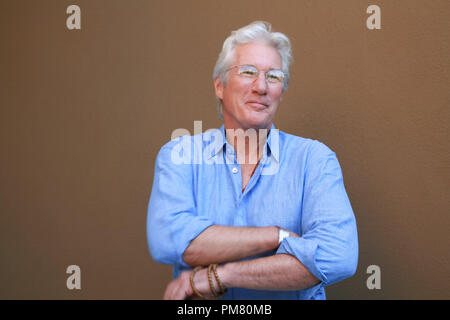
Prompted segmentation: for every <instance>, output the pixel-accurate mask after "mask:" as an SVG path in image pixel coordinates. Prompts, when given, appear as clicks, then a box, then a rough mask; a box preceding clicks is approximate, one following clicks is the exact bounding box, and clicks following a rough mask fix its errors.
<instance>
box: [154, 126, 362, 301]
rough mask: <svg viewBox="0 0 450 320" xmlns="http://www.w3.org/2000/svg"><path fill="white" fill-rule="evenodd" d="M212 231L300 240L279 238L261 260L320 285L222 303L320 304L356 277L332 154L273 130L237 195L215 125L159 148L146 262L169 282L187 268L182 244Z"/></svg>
mask: <svg viewBox="0 0 450 320" xmlns="http://www.w3.org/2000/svg"><path fill="white" fill-rule="evenodd" d="M212 225H225V226H246V227H263V226H280V227H282V228H285V229H288V230H291V231H293V232H295V233H296V234H298V235H299V236H300V238H294V237H288V238H285V239H284V240H283V241H282V243H281V244H280V246H279V248H278V250H276V252H268V253H266V254H264V255H261V256H267V255H272V254H280V253H284V254H290V255H292V256H294V257H296V258H297V259H298V260H299V261H300V262H301V263H302V264H303V265H304V266H305V267H306V268H307V269H308V270H309V271H310V272H311V273H312V274H313V275H314V276H315V277H316V278H318V279H319V280H320V281H321V282H320V284H318V285H316V286H314V287H311V288H309V289H305V290H298V291H265V290H250V289H244V288H230V289H229V290H228V292H227V294H226V296H225V297H224V298H225V299H325V290H324V287H325V286H326V285H330V284H333V283H335V282H337V281H340V280H343V279H345V278H347V277H350V276H352V275H353V274H354V273H355V271H356V266H357V261H358V238H357V230H356V221H355V216H354V214H353V210H352V207H351V204H350V201H349V199H348V196H347V193H346V191H345V187H344V182H343V177H342V171H341V168H340V165H339V162H338V160H337V158H336V155H335V153H334V152H333V151H332V150H330V149H329V148H328V147H327V146H325V145H324V144H323V143H321V142H319V141H317V140H311V139H305V138H301V137H298V136H294V135H290V134H287V133H284V132H282V131H280V130H277V129H275V127H274V126H272V128H271V130H270V131H269V135H268V138H267V142H266V144H265V148H264V152H263V156H262V158H261V160H260V161H259V163H258V166H257V167H256V170H255V171H254V174H253V175H252V177H251V179H250V181H249V183H248V185H247V187H246V188H245V190H244V192H242V176H241V168H240V166H239V164H238V162H237V158H236V154H235V150H234V148H233V146H232V145H230V144H229V143H228V142H227V140H226V139H225V131H224V127H223V125H222V127H221V128H220V129H214V130H209V131H207V132H204V133H201V134H197V135H194V136H184V137H179V138H177V139H174V140H171V141H170V142H168V143H167V144H165V145H164V146H163V147H162V148H161V150H160V152H159V154H158V156H157V159H156V165H155V175H154V180H153V188H152V193H151V196H150V202H149V206H148V217H147V238H148V245H149V249H150V252H151V254H152V256H153V258H154V259H155V260H156V261H158V262H161V263H166V264H171V265H173V266H174V278H175V277H177V276H178V275H179V274H180V273H181V272H182V271H183V270H187V269H189V268H190V266H189V265H187V264H186V263H185V262H184V261H183V258H182V255H183V253H184V251H185V250H186V248H187V247H188V246H189V244H190V242H191V241H192V240H193V239H195V238H196V237H197V236H198V235H199V234H200V233H201V232H202V231H204V230H205V229H206V228H208V227H210V226H212ZM253 258H254V257H253Z"/></svg>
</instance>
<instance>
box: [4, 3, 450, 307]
mask: <svg viewBox="0 0 450 320" xmlns="http://www.w3.org/2000/svg"><path fill="white" fill-rule="evenodd" d="M70 4H77V5H79V6H80V7H81V17H82V22H81V23H82V24H81V25H82V29H81V30H73V31H69V30H68V29H67V28H66V23H65V22H66V18H67V16H68V15H67V14H66V8H67V6H68V5H70ZM370 4H377V5H379V6H380V7H381V19H382V20H381V23H382V29H381V30H368V29H367V28H366V19H367V17H368V16H369V15H368V14H367V13H366V8H367V7H368V6H369V5H370ZM449 14H450V2H449V1H448V0H443V1H438V0H434V1H425V0H421V1H418V0H399V1H387V0H386V1H381V0H374V1H361V0H353V1H312V0H311V1H297V0H295V1H294V0H292V1H287V0H286V1H276V2H274V1H234V0H233V1H230V0H228V1H207V0H204V1H173V0H172V1H162V0H161V1H146V0H141V1H138V0H134V1H125V0H123V1H112V0H96V1H87V0H72V1H61V0H53V1H50V0H46V1H31V0H30V1H17V0H5V1H1V2H0V35H1V37H0V39H1V51H0V106H1V109H0V136H1V157H0V161H1V162H0V256H1V258H0V298H2V299H11V298H16V299H23V298H27V299H49V298H52V299H53V298H56V299H78V298H88V299H91V298H95V299H104V298H113V299H115V298H120V299H131V298H136V299H159V298H161V297H162V294H163V291H164V288H165V284H166V283H167V282H168V281H169V280H170V278H171V268H170V267H169V266H163V265H159V264H157V263H155V262H153V261H152V260H151V258H150V256H149V253H148V250H147V244H146V235H145V222H146V208H147V202H148V198H149V195H150V192H151V185H152V179H153V169H154V161H155V156H156V154H157V152H158V150H159V148H160V147H161V146H162V145H163V144H164V143H165V142H166V141H168V140H169V139H170V134H171V132H172V131H173V130H174V129H176V128H187V129H189V130H191V131H193V121H194V120H202V121H203V129H209V128H213V127H218V126H219V125H220V122H219V120H218V119H217V117H216V111H215V100H214V93H213V87H212V80H211V74H212V69H213V66H214V63H215V60H216V58H217V55H218V53H219V50H220V47H221V45H222V43H223V40H224V39H225V38H226V37H227V36H228V34H229V33H230V31H231V30H234V29H237V28H239V27H241V26H243V25H245V24H247V23H249V22H251V21H254V20H266V21H269V22H271V23H272V24H273V27H274V28H275V29H276V30H279V31H282V32H284V33H286V34H287V35H288V36H290V38H291V40H292V43H293V52H294V58H295V62H294V64H293V66H292V71H291V75H292V81H291V85H290V88H289V90H288V92H287V93H286V96H285V99H284V101H283V104H282V105H281V108H280V109H279V112H278V115H277V118H276V122H275V124H276V125H277V127H278V128H280V129H281V130H283V131H287V132H289V133H293V134H296V135H300V136H303V137H308V138H314V139H318V140H320V141H322V142H324V143H325V144H327V145H328V146H330V147H331V148H332V149H333V150H335V151H336V153H337V155H338V158H339V160H340V163H341V166H342V169H343V172H344V179H345V185H346V187H347V191H348V194H349V197H350V200H351V202H352V205H353V208H354V211H355V215H356V218H357V223H358V231H359V243H360V258H359V266H358V271H357V274H356V275H355V276H354V277H353V278H351V279H348V280H346V281H344V282H341V283H339V284H336V285H333V286H331V287H329V288H328V290H327V293H328V297H329V298H330V299H361V298H362V299H417V298H423V299H431V298H437V299H448V298H450V283H449V282H450V280H449V274H450V250H448V246H449V244H450V239H449V235H448V231H449V230H450V218H449V208H450V202H449V197H448V192H449V189H450V184H449V181H450V175H449V163H450V154H449V119H450V112H449V107H450V90H449V87H450V86H449V85H450V19H449ZM71 264H76V265H79V266H80V267H81V271H82V278H81V279H82V280H81V285H82V289H81V290H73V291H70V290H68V289H67V288H66V278H67V277H68V275H67V274H66V268H67V266H68V265H71ZM369 265H378V266H380V268H381V285H382V287H381V290H368V289H367V287H366V279H367V277H368V276H369V275H368V274H367V273H366V269H367V267H368V266H369Z"/></svg>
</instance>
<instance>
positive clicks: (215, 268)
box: [211, 264, 228, 298]
mask: <svg viewBox="0 0 450 320" xmlns="http://www.w3.org/2000/svg"><path fill="white" fill-rule="evenodd" d="M211 269H212V270H213V272H214V277H215V278H216V282H217V284H218V285H219V289H220V291H221V292H220V293H219V294H218V295H217V296H216V298H221V297H223V296H224V295H225V293H227V290H228V289H227V288H226V287H225V286H224V285H223V283H222V282H221V281H220V279H219V274H218V273H217V264H213V265H212V268H211Z"/></svg>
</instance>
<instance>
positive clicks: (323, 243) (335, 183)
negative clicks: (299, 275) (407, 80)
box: [277, 141, 358, 285]
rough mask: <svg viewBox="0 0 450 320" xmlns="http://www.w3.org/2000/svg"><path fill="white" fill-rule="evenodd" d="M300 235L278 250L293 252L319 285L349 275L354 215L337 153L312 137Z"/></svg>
mask: <svg viewBox="0 0 450 320" xmlns="http://www.w3.org/2000/svg"><path fill="white" fill-rule="evenodd" d="M301 214H302V219H301V237H300V238H293V237H288V238H286V239H284V240H283V242H282V243H281V244H280V247H279V248H278V250H277V253H286V254H290V255H292V256H295V257H296V258H297V259H298V260H299V261H300V262H301V263H302V264H303V265H304V266H305V267H306V268H307V269H308V270H309V271H310V272H311V273H312V274H313V275H314V276H315V277H316V278H318V279H319V280H320V281H321V282H322V283H321V285H330V284H333V283H336V282H338V281H341V280H343V279H345V278H348V277H350V276H352V275H353V274H354V273H355V272H356V268H357V264H358V235H357V229H356V220H355V216H354V213H353V210H352V207H351V204H350V201H349V199H348V196H347V193H346V191H345V187H344V182H343V177H342V171H341V167H340V165H339V162H338V160H337V158H336V155H335V153H334V152H333V151H331V150H330V149H329V148H328V147H327V146H325V145H324V144H322V143H320V142H318V141H314V142H313V143H312V146H311V149H310V152H309V155H308V157H307V160H306V165H305V170H304V187H303V204H302V213H301Z"/></svg>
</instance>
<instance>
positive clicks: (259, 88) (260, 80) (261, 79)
mask: <svg viewBox="0 0 450 320" xmlns="http://www.w3.org/2000/svg"><path fill="white" fill-rule="evenodd" d="M253 90H254V91H255V92H256V93H258V94H260V95H264V94H266V93H267V82H266V74H265V73H264V72H260V73H259V74H258V77H257V78H256V79H255V81H254V82H253Z"/></svg>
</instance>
